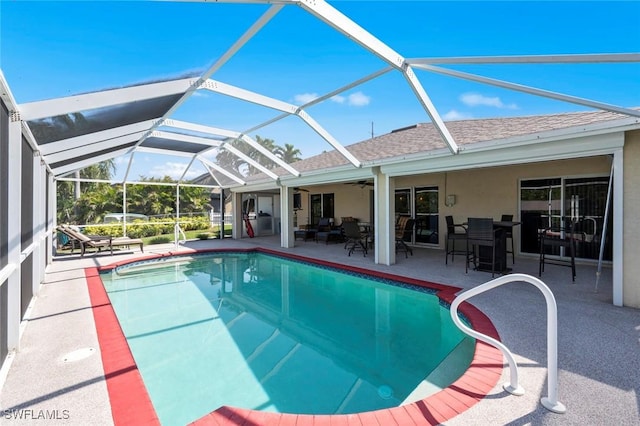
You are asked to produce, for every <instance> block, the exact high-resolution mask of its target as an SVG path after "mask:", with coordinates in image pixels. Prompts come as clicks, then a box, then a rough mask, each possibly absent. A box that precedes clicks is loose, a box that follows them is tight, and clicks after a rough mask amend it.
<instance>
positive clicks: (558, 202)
mask: <svg viewBox="0 0 640 426" xmlns="http://www.w3.org/2000/svg"><path fill="white" fill-rule="evenodd" d="M608 187H609V176H596V177H586V178H564V177H556V178H547V179H532V180H523V181H522V182H521V183H520V219H521V221H522V227H521V251H522V252H523V253H539V252H540V246H539V244H538V232H539V230H540V229H543V228H546V227H550V226H551V227H557V226H559V225H560V222H561V220H562V218H567V217H574V218H576V250H577V253H576V256H577V257H580V258H583V259H598V256H599V253H600V241H601V240H602V238H605V246H604V248H605V250H604V256H603V259H604V260H611V259H612V237H611V232H610V231H611V229H612V222H611V221H612V219H611V218H612V217H613V214H611V211H610V214H609V219H608V220H609V223H608V225H607V229H608V230H609V231H608V232H607V234H606V235H603V229H604V221H605V217H604V213H605V208H606V202H607V190H608ZM552 254H556V255H561V256H562V255H564V253H562V252H560V251H557V252H556V253H552Z"/></svg>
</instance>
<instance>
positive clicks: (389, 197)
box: [373, 168, 396, 265]
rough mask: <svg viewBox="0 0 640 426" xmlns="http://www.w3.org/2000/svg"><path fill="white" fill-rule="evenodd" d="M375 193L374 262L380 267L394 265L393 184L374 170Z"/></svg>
mask: <svg viewBox="0 0 640 426" xmlns="http://www.w3.org/2000/svg"><path fill="white" fill-rule="evenodd" d="M374 173H375V175H374V178H373V182H374V191H375V196H374V198H375V204H374V209H375V213H374V215H375V224H374V230H375V237H374V238H375V262H376V263H379V264H382V265H393V264H394V263H396V250H395V242H396V239H395V232H396V231H395V220H394V216H395V214H394V213H395V183H394V180H393V178H391V177H389V176H388V175H387V174H385V173H382V172H381V171H380V169H379V168H376V169H375V170H374Z"/></svg>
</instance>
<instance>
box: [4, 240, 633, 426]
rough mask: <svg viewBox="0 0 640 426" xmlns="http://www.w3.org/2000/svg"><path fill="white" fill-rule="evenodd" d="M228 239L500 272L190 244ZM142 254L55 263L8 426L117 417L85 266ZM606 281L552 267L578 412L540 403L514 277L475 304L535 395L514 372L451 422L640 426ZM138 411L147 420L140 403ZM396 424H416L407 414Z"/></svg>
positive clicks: (530, 308) (624, 319)
mask: <svg viewBox="0 0 640 426" xmlns="http://www.w3.org/2000/svg"><path fill="white" fill-rule="evenodd" d="M222 245H224V247H229V248H250V247H255V246H261V247H265V248H270V249H275V250H282V251H285V252H289V253H294V254H296V255H300V256H306V257H310V258H316V259H318V258H319V259H323V260H327V261H332V262H337V263H341V264H345V265H349V266H353V267H361V268H367V269H370V270H375V271H379V272H385V273H391V274H395V275H402V276H406V277H410V278H416V279H421V280H426V281H431V282H434V283H439V284H444V285H451V286H456V287H461V288H464V289H468V288H471V287H474V286H476V285H478V284H480V283H483V282H486V281H489V280H490V279H491V275H490V274H488V273H485V272H477V271H469V273H468V274H465V272H464V269H465V268H464V263H463V262H462V261H461V260H462V259H461V258H460V260H458V259H456V261H455V262H454V263H453V264H452V263H449V265H448V266H445V264H444V253H443V251H441V250H432V249H414V255H413V256H409V257H408V258H405V257H404V256H402V254H400V256H399V257H398V262H397V264H396V265H393V266H390V267H389V266H383V265H376V264H375V263H374V262H373V255H372V254H371V255H369V256H367V257H363V256H362V255H361V254H359V253H355V254H354V255H352V256H350V257H349V256H347V255H346V251H345V250H343V248H342V246H341V245H339V244H329V245H325V244H318V243H315V242H313V241H307V242H302V241H296V247H295V248H293V249H280V248H279V238H277V237H267V238H256V239H253V240H248V239H244V240H241V241H235V240H224V242H222V241H218V240H208V241H190V242H187V243H186V244H185V245H184V246H183V247H182V248H181V249H182V250H185V249H208V248H217V247H222ZM173 250H174V246H173V245H162V246H147V247H145V255H146V254H162V253H167V252H169V251H173ZM137 257H140V253H139V252H138V251H137V250H133V251H131V252H123V253H118V254H115V255H114V256H110V255H108V254H97V255H88V256H85V257H84V258H82V259H81V258H80V257H79V256H78V255H68V256H60V257H57V258H56V259H55V261H54V262H53V263H52V265H51V266H50V267H49V268H48V270H47V275H46V277H45V283H44V284H43V286H42V287H41V289H40V291H39V292H38V295H37V297H36V299H35V301H34V303H33V306H31V307H30V309H29V310H28V312H27V314H26V321H25V322H24V328H23V336H22V342H21V347H20V350H19V351H18V352H17V354H14V355H12V357H13V359H12V361H11V362H10V364H9V368H8V371H3V373H4V374H5V375H6V378H5V379H4V385H3V387H2V391H1V393H0V410H1V411H2V417H0V423H1V424H10V425H13V424H16V425H18V424H77V425H87V424H91V425H103V424H104V425H109V424H113V417H112V413H111V404H110V401H109V394H108V392H107V385H106V381H105V378H104V374H105V373H104V369H103V365H102V360H101V357H100V355H99V354H98V352H99V345H98V338H97V334H96V328H95V322H94V317H93V313H92V309H91V307H92V305H91V301H90V299H89V294H88V291H87V283H86V279H85V276H84V271H85V268H87V267H97V266H101V265H108V264H111V263H114V262H119V261H123V260H126V259H132V258H137ZM513 268H514V272H522V273H528V274H531V275H534V276H537V270H538V261H537V258H526V257H521V258H517V259H516V263H515V265H514V266H513ZM595 276H596V267H595V265H579V267H578V271H577V278H576V283H575V284H572V283H571V279H570V271H569V270H568V269H567V268H562V267H557V266H556V267H554V266H550V267H548V268H547V270H546V271H545V273H544V274H543V277H542V279H543V281H544V282H545V283H546V284H547V285H548V286H549V287H550V288H551V289H552V291H553V292H554V295H555V297H556V300H557V303H558V322H559V330H558V336H559V343H558V346H559V351H558V352H559V359H558V365H559V392H558V398H559V401H560V402H562V403H563V404H565V405H566V407H567V412H566V413H565V414H553V413H551V412H549V411H547V410H546V409H545V408H543V407H542V406H541V405H540V403H539V399H540V397H543V396H546V395H547V388H546V386H547V385H546V363H547V361H546V329H545V326H546V312H545V303H544V298H543V296H542V294H541V293H540V292H539V291H538V290H537V289H536V288H535V287H533V286H531V285H529V284H525V283H512V284H508V285H506V286H503V287H500V288H498V289H494V290H493V291H490V292H488V293H485V294H482V295H479V296H477V297H475V298H473V299H471V300H470V302H471V303H472V304H473V305H475V306H476V307H478V308H479V309H480V310H481V311H482V312H483V313H484V314H486V315H487V316H488V317H489V318H490V319H491V321H492V322H493V324H494V325H495V327H496V329H497V331H498V333H499V334H500V337H501V340H502V342H503V343H504V344H505V345H506V346H507V347H509V348H510V349H511V351H512V352H513V353H514V355H515V357H516V360H517V361H518V365H519V382H520V385H521V386H523V387H524V389H525V391H526V393H525V395H524V396H521V397H516V396H512V395H509V394H508V393H507V392H505V391H504V390H503V389H502V383H503V382H505V381H508V380H509V369H508V368H504V369H503V372H502V377H501V379H500V380H499V381H498V384H497V385H496V386H495V387H494V388H493V389H492V390H491V391H490V392H489V394H488V395H487V397H485V398H484V399H482V400H481V401H480V402H479V403H477V404H475V405H474V406H473V407H471V408H470V409H468V410H466V411H464V412H463V413H461V414H459V415H457V416H455V417H453V418H452V419H450V420H448V421H446V424H450V425H469V424H492V425H493V424H496V425H501V424H518V425H520V424H545V425H546V424H562V425H566V424H575V425H578V424H579V425H590V424H593V425H600V424H616V425H627V424H628V425H637V424H640V423H639V421H638V418H639V412H640V410H639V404H640V403H639V399H638V398H639V397H638V391H639V388H640V347H639V337H640V310H635V309H629V308H617V307H614V306H612V305H611V299H612V296H611V271H610V269H607V268H605V269H603V273H602V276H601V278H600V281H599V288H600V291H599V292H598V293H595V292H594V291H593V290H594V286H595ZM87 348H92V349H93V351H91V350H89V349H87ZM131 410H132V412H133V416H134V417H132V418H136V417H135V415H136V407H135V406H132V407H131ZM47 416H48V417H47ZM16 417H22V419H17V418H16ZM318 419H320V417H318ZM372 419H373V420H372V421H374V420H375V421H376V422H377V423H380V421H379V420H376V419H375V418H372ZM145 420H149V419H148V418H145V417H144V416H143V415H142V413H140V417H139V418H137V420H136V421H134V424H145V423H146V421H145ZM389 421H390V422H393V423H390V424H394V423H395V424H405V423H404V422H405V420H397V419H393V418H391V420H389ZM406 421H407V422H408V420H406ZM361 422H362V421H359V423H361ZM316 423H318V424H320V420H318V421H317V422H316ZM213 424H215V423H213ZM229 424H235V423H229ZM238 424H242V423H238ZM247 424H252V423H251V422H248V423H247ZM255 424H260V423H255ZM305 424H308V423H305ZM371 424H376V423H371ZM408 424H413V423H408Z"/></svg>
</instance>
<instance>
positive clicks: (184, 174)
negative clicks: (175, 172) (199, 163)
mask: <svg viewBox="0 0 640 426" xmlns="http://www.w3.org/2000/svg"><path fill="white" fill-rule="evenodd" d="M197 157H198V156H197V155H193V157H191V161H189V164H187V167H186V168H185V169H184V172H183V173H182V176H180V178H179V179H178V184H179V185H182V181H183V180H184V177H185V176H186V175H187V172H188V171H189V169H190V168H191V165H192V164H193V162H194V161H195V159H196V158H197Z"/></svg>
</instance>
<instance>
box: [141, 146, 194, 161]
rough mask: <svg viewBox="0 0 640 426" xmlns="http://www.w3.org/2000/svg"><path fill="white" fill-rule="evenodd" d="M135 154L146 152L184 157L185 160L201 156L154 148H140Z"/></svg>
mask: <svg viewBox="0 0 640 426" xmlns="http://www.w3.org/2000/svg"><path fill="white" fill-rule="evenodd" d="M135 152H146V153H147V154H158V155H173V156H175V157H184V158H191V157H193V156H194V155H197V154H199V153H198V152H186V151H171V150H168V149H164V148H153V147H149V146H139V147H137V148H136V150H135Z"/></svg>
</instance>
